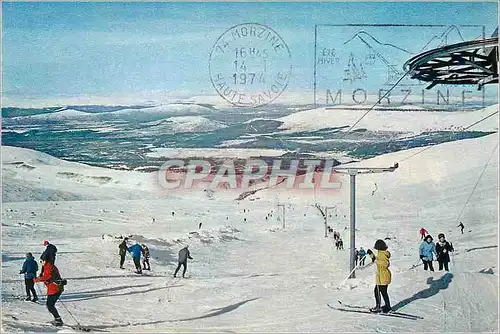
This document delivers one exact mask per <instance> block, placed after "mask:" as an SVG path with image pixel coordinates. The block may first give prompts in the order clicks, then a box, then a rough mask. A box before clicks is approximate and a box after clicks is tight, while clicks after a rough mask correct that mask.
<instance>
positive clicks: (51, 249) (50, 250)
mask: <svg viewBox="0 0 500 334" xmlns="http://www.w3.org/2000/svg"><path fill="white" fill-rule="evenodd" d="M43 245H44V246H46V248H45V250H44V251H43V253H42V255H40V260H41V261H45V262H49V263H52V264H54V263H55V262H56V253H57V247H56V246H54V245H53V244H51V243H50V242H48V241H47V240H44V242H43ZM42 275H43V266H42V270H41V271H40V276H42Z"/></svg>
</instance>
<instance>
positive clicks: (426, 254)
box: [419, 235, 436, 271]
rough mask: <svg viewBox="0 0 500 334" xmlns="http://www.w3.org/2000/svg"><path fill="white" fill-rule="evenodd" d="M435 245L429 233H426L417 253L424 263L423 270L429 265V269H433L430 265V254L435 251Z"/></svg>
mask: <svg viewBox="0 0 500 334" xmlns="http://www.w3.org/2000/svg"><path fill="white" fill-rule="evenodd" d="M435 247H436V246H435V244H434V242H433V241H432V237H431V236H430V235H427V236H426V237H425V239H424V241H422V243H421V244H420V247H419V253H420V259H421V260H422V262H423V263H424V270H427V267H429V269H430V271H434V267H433V266H432V256H433V255H432V254H434V253H435V252H436V251H435Z"/></svg>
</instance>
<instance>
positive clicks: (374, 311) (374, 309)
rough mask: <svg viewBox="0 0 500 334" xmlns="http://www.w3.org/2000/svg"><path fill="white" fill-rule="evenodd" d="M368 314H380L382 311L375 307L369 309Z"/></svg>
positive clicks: (378, 306)
mask: <svg viewBox="0 0 500 334" xmlns="http://www.w3.org/2000/svg"><path fill="white" fill-rule="evenodd" d="M370 312H372V313H380V312H382V309H381V308H380V305H377V306H375V307H372V308H371V309H370Z"/></svg>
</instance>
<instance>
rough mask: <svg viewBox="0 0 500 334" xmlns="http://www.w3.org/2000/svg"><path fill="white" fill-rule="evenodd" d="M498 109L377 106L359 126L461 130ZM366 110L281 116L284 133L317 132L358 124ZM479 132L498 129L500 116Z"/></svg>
mask: <svg viewBox="0 0 500 334" xmlns="http://www.w3.org/2000/svg"><path fill="white" fill-rule="evenodd" d="M497 110H498V104H497V105H493V106H490V107H487V108H485V109H481V110H477V111H454V112H440V111H417V110H412V111H411V112H410V111H388V110H384V109H374V110H373V111H371V112H370V113H369V114H367V115H366V117H365V118H364V119H363V120H361V122H360V123H359V124H357V126H356V129H367V130H369V131H400V132H409V133H413V134H419V133H422V132H427V131H450V130H456V131H460V130H461V129H462V128H464V127H466V126H468V125H470V124H472V123H474V121H477V120H479V119H481V118H483V117H486V116H488V115H490V114H492V113H493V112H495V111H497ZM364 113H366V110H355V109H353V108H349V107H336V108H316V109H310V110H305V111H300V112H297V113H294V114H291V115H288V116H285V117H281V118H279V119H277V120H278V121H282V122H283V124H282V125H281V126H280V127H279V128H280V129H283V130H285V131H284V132H289V133H293V132H300V131H316V130H320V129H325V128H334V127H346V126H350V125H351V124H354V122H356V121H357V120H359V119H360V117H361V116H362V115H363V114H364ZM472 130H476V131H498V116H497V117H491V118H490V119H488V120H487V121H484V122H482V123H481V124H478V125H477V126H475V127H474V128H473V129H472Z"/></svg>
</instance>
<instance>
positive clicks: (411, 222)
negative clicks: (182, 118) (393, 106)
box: [2, 134, 499, 332]
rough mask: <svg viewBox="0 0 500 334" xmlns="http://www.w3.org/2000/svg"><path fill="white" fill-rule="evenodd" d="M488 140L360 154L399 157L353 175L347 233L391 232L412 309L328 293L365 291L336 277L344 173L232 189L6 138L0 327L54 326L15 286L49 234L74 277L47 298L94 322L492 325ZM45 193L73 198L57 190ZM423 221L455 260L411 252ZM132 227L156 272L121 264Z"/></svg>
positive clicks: (117, 328)
mask: <svg viewBox="0 0 500 334" xmlns="http://www.w3.org/2000/svg"><path fill="white" fill-rule="evenodd" d="M497 143H498V134H493V135H489V136H485V137H482V138H476V139H468V140H461V141H456V142H450V143H446V144H440V145H435V146H433V147H431V148H428V149H426V150H425V151H422V152H421V153H419V154H416V155H414V154H415V153H418V152H419V151H421V150H422V149H413V150H408V151H401V152H397V153H391V154H387V155H383V156H379V157H376V158H373V159H368V160H365V161H362V162H357V163H356V164H355V165H357V166H359V165H363V166H371V167H388V166H392V165H393V163H394V162H399V163H400V165H399V168H398V169H396V171H394V172H393V173H386V174H374V175H362V176H358V177H357V186H356V187H357V198H356V201H357V225H356V228H357V231H356V246H357V247H359V246H362V247H364V248H365V249H366V248H372V247H373V244H374V242H375V240H376V239H379V238H380V239H385V241H386V243H387V244H388V246H389V251H390V252H391V262H390V263H391V265H390V270H391V272H392V282H391V284H390V285H389V296H390V299H391V304H392V306H393V307H395V308H399V310H400V311H401V312H405V313H408V314H413V315H417V316H420V317H423V319H417V320H410V319H402V318H396V317H382V316H374V315H371V314H363V313H347V312H342V311H339V310H332V309H330V308H328V307H327V306H326V303H331V304H337V300H341V301H343V302H344V303H347V304H355V305H362V306H363V305H364V306H370V307H371V306H373V303H374V301H373V287H374V281H375V277H374V275H375V274H374V267H373V266H371V265H368V266H366V267H363V268H362V269H359V270H357V272H356V278H354V279H349V280H347V281H344V279H345V277H346V276H347V275H348V273H349V265H348V262H349V254H348V251H347V249H349V247H350V245H349V240H350V238H349V205H348V203H349V197H348V195H349V191H348V188H349V177H348V176H343V177H342V178H341V181H342V182H343V183H342V188H341V190H340V191H337V192H331V193H329V194H328V196H326V195H325V194H323V195H322V194H321V192H320V193H307V192H305V191H304V192H301V191H299V190H295V191H292V192H290V191H286V190H281V191H279V192H276V191H275V192H273V191H271V190H263V191H259V192H256V193H255V194H254V195H252V196H249V197H247V198H246V199H245V200H243V201H235V200H234V198H235V197H234V196H231V197H228V196H225V195H224V192H223V190H220V191H219V190H218V191H216V192H215V193H213V194H211V195H210V196H209V195H208V194H204V193H203V192H200V191H198V190H197V191H191V192H190V191H185V192H175V191H173V190H172V191H169V192H158V191H157V188H156V187H155V186H154V181H149V180H152V179H149V178H150V177H154V173H152V174H144V173H139V172H132V171H131V172H118V171H110V170H106V169H100V168H96V167H89V166H85V165H81V164H75V163H68V162H64V161H60V160H58V159H55V158H52V157H50V156H47V155H45V154H41V153H39V152H35V151H32V150H25V149H20V148H14V147H3V148H2V160H3V174H2V177H3V179H2V186H3V196H4V203H3V207H2V210H3V211H2V241H3V245H2V331H3V332H5V331H18V332H19V331H20V332H23V331H24V332H27V331H49V330H53V329H52V328H51V327H50V325H47V324H46V322H47V321H49V320H51V317H50V315H49V314H48V312H47V309H46V307H45V305H43V303H44V300H42V303H41V304H35V303H28V302H25V301H22V300H20V299H18V298H17V297H18V296H24V287H23V283H24V281H23V278H22V276H21V275H19V274H18V272H19V270H20V268H21V266H22V262H23V259H24V254H25V252H33V254H34V255H35V257H36V258H38V257H39V254H41V252H42V251H43V248H44V247H43V245H42V241H43V240H49V241H51V242H53V243H54V244H55V245H56V246H57V247H58V250H59V252H58V256H57V262H56V264H57V266H58V268H59V269H60V271H61V274H62V275H63V276H64V277H65V278H67V279H68V285H67V286H66V288H65V291H64V293H63V295H62V297H61V300H60V302H58V304H56V306H57V307H58V309H59V312H60V313H61V316H62V318H63V320H64V321H65V322H67V323H69V324H76V322H75V319H77V320H78V322H79V323H80V324H81V325H83V326H88V327H89V328H91V329H93V330H95V331H112V332H137V331H140V332H147V331H163V332H170V331H189V332H196V331H204V332H207V331H218V332H221V331H234V332H265V331H276V330H279V331H316V332H318V331H333V330H335V331H350V332H353V331H362V332H374V331H376V332H398V331H403V332H409V331H410V332H419V331H422V329H423V328H425V330H426V331H430V332H455V331H459V332H464V331H465V332H474V331H481V332H494V331H497V330H498V307H497V306H498V256H497V249H498V207H497V203H498V188H499V184H498V171H499V170H498V147H497ZM412 155H413V156H412ZM490 158H491V159H490ZM488 161H489V164H487V162H488ZM480 176H481V177H480ZM92 177H96V178H97V179H92ZM108 178H109V179H108ZM105 181H107V182H105ZM101 182H102V183H101ZM140 182H142V183H140ZM139 183H140V184H139ZM13 189H18V190H17V191H14V190H13ZM43 191H47V193H43ZM53 192H67V193H71V194H72V196H80V197H79V198H73V197H65V194H66V193H64V194H60V193H58V195H57V196H56V197H51V196H53V195H51V193H53ZM91 196H92V197H91ZM6 198H7V200H8V201H6ZM315 203H319V204H320V205H323V208H324V206H326V205H328V206H330V209H329V211H328V212H329V214H330V215H331V217H327V218H328V224H329V225H331V226H332V227H333V228H334V229H335V230H337V231H340V233H341V236H342V238H343V240H344V247H345V248H346V250H345V251H337V250H335V249H334V247H333V241H332V238H330V237H329V238H325V237H324V225H323V218H322V216H321V214H320V212H319V210H318V209H317V208H315V207H314V205H313V204H315ZM277 204H285V208H284V209H283V207H281V206H280V207H278V206H277ZM283 210H285V216H283ZM153 218H154V221H153ZM283 219H285V222H283ZM458 221H462V222H463V223H464V224H465V227H466V228H465V231H464V234H461V233H460V230H459V228H458V227H457V225H458ZM199 223H202V227H201V229H199V228H198V224H199ZM283 224H285V227H284V228H283ZM421 227H425V228H426V229H427V230H428V231H429V233H430V234H431V235H433V236H434V237H436V236H437V234H438V233H445V234H446V237H447V239H448V240H449V241H451V242H452V243H453V245H454V247H455V252H454V253H453V254H452V255H451V258H452V261H451V263H450V272H443V271H436V272H433V273H429V272H424V271H423V269H422V266H421V265H418V264H419V263H421V262H420V260H419V256H418V247H419V244H420V237H419V235H418V230H419V229H420V228H421ZM126 235H129V236H130V237H131V239H132V240H135V241H137V242H139V243H144V244H146V245H148V247H149V248H150V251H151V267H152V271H151V272H148V271H145V274H144V275H142V276H137V275H136V274H133V273H132V271H133V269H132V268H133V265H132V261H131V259H130V257H128V256H127V259H126V269H125V270H121V269H119V268H118V266H119V256H118V249H117V246H118V243H119V242H120V241H121V240H120V239H119V237H120V236H126ZM435 239H436V238H435ZM185 244H189V248H190V250H191V255H192V256H193V258H194V260H193V261H191V262H190V263H189V265H188V276H189V278H188V279H182V278H176V279H174V278H173V277H172V274H173V271H174V269H175V267H176V262H177V252H178V250H179V249H180V248H182V247H183V245H185ZM367 262H369V261H367ZM367 264H368V263H367ZM436 267H437V265H436ZM40 288H41V289H44V287H43V286H40ZM62 303H63V304H64V307H63V304H62ZM138 305H139V307H138ZM131 310H133V311H131ZM68 311H69V312H71V315H72V316H73V317H74V318H75V319H74V318H73V317H72V316H71V315H70V314H69V313H68ZM63 331H70V329H67V328H65V329H63Z"/></svg>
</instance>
